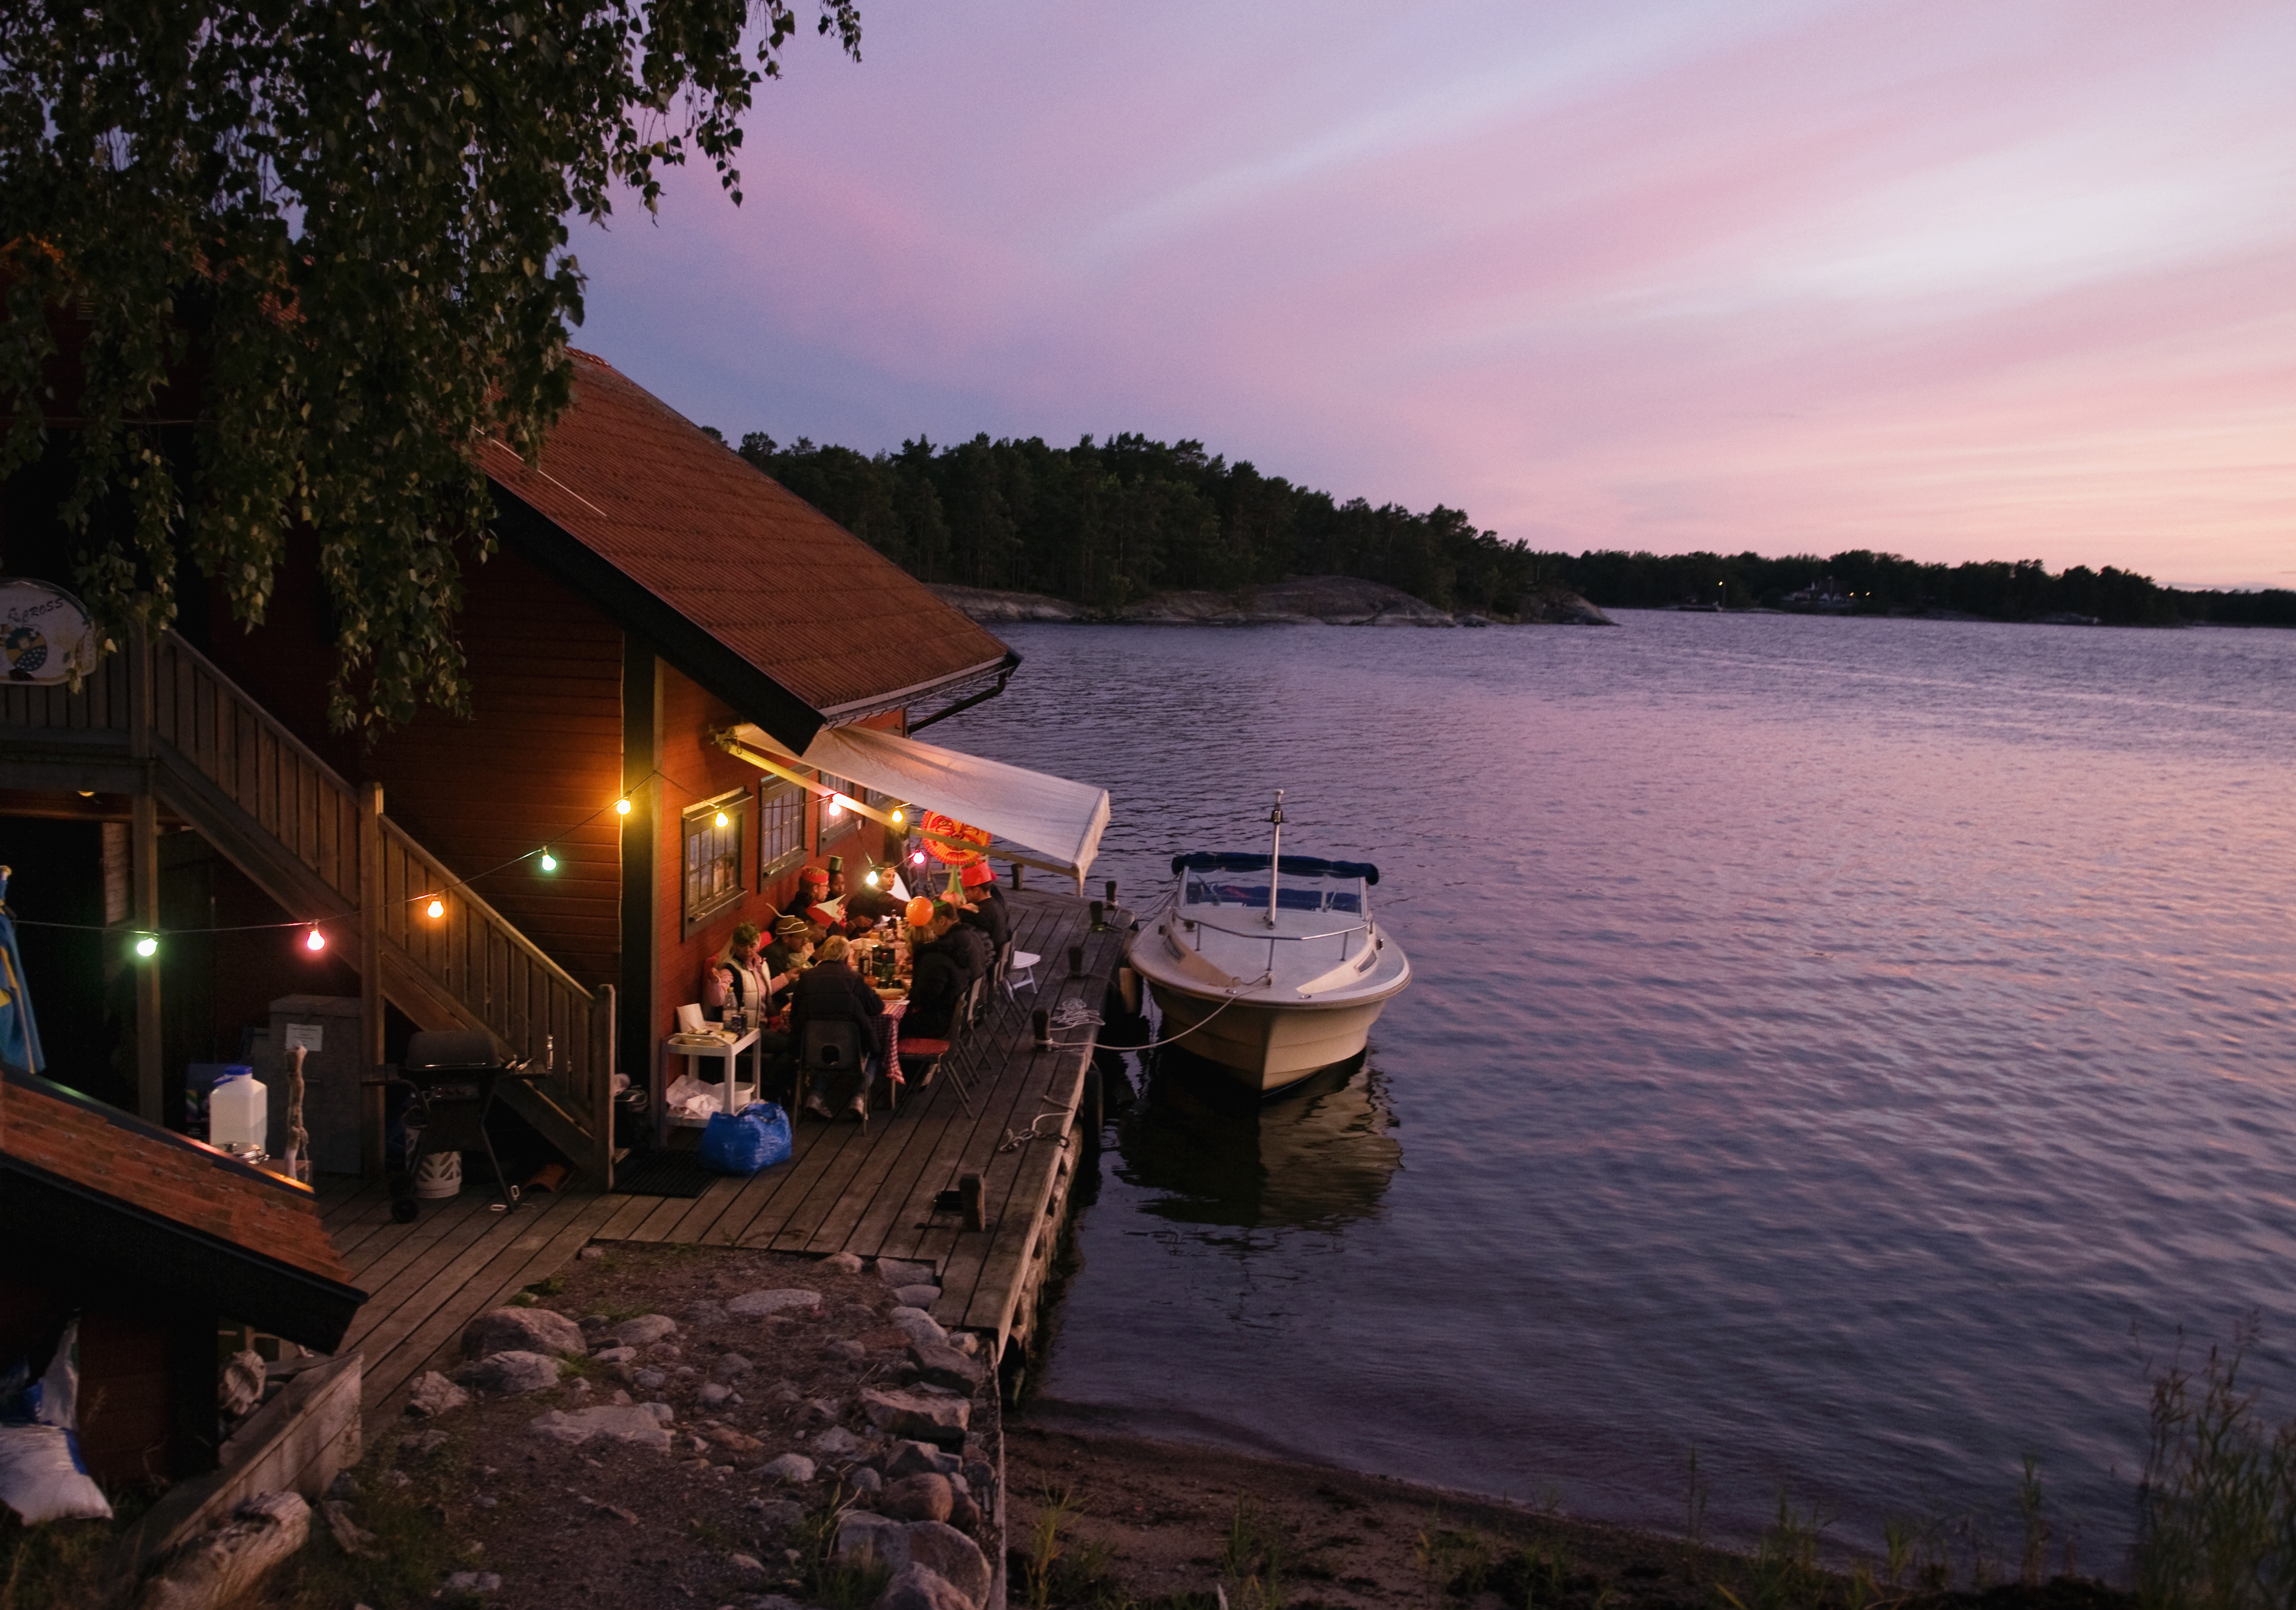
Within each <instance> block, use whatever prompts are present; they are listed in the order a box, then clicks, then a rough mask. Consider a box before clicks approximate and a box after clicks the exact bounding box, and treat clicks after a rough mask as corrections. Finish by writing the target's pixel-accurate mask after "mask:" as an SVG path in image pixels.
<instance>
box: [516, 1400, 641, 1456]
mask: <svg viewBox="0 0 2296 1610" xmlns="http://www.w3.org/2000/svg"><path fill="white" fill-rule="evenodd" d="M655 1407H656V1406H655V1405H653V1404H651V1403H629V1404H616V1403H601V1404H599V1405H598V1406H597V1407H596V1408H594V1409H575V1410H574V1411H573V1412H572V1413H570V1414H569V1413H567V1412H565V1411H564V1410H562V1409H549V1410H546V1411H545V1412H544V1413H542V1414H541V1415H538V1416H537V1417H535V1418H534V1419H533V1420H532V1421H531V1422H529V1426H528V1429H529V1430H530V1431H532V1432H533V1433H535V1434H536V1435H537V1436H541V1437H548V1438H549V1439H550V1440H551V1441H553V1442H563V1443H565V1444H567V1445H568V1446H569V1447H579V1446H580V1445H581V1444H583V1443H585V1442H619V1443H622V1444H624V1445H626V1446H628V1447H631V1448H652V1449H658V1450H660V1451H662V1452H664V1453H667V1452H668V1451H669V1433H668V1430H667V1429H665V1428H664V1425H663V1422H662V1420H661V1419H660V1418H659V1417H656V1416H655V1414H654V1412H653V1410H654V1409H655ZM662 1407H665V1408H666V1407H668V1406H667V1405H663V1406H662Z"/></svg>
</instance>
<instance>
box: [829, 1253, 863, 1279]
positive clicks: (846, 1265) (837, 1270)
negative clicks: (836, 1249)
mask: <svg viewBox="0 0 2296 1610" xmlns="http://www.w3.org/2000/svg"><path fill="white" fill-rule="evenodd" d="M821 1267H822V1268H823V1269H825V1270H827V1271H828V1272H829V1273H830V1274H832V1275H857V1274H859V1273H860V1272H861V1255H860V1254H859V1253H830V1254H829V1256H828V1257H826V1258H824V1259H823V1260H822V1261H821Z"/></svg>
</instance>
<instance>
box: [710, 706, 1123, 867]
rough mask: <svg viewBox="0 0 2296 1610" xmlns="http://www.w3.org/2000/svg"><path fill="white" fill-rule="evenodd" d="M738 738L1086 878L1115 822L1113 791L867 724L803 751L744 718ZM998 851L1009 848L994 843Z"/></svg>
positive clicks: (824, 734) (826, 732)
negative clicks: (1110, 820)
mask: <svg viewBox="0 0 2296 1610" xmlns="http://www.w3.org/2000/svg"><path fill="white" fill-rule="evenodd" d="M732 736H733V737H734V740H735V742H737V743H741V744H742V745H744V746H745V747H748V748H750V749H754V750H756V751H758V752H759V753H761V754H765V755H768V756H772V757H773V758H775V759H776V760H782V759H784V758H785V759H786V760H787V761H788V762H789V763H790V764H791V765H794V766H797V767H800V768H804V769H806V770H808V771H823V772H827V773H828V774H829V775H830V776H833V777H842V778H844V779H845V780H846V781H848V782H851V783H858V784H861V786H863V787H864V788H873V789H875V790H876V791H877V792H878V793H882V794H890V796H892V797H893V798H894V799H896V800H899V801H903V802H904V803H906V804H910V805H915V806H920V807H922V808H923V809H927V810H938V811H941V812H944V813H945V814H947V815H949V816H953V817H955V818H956V819H957V820H958V821H960V822H968V823H970V824H972V826H975V827H986V828H987V829H988V831H989V832H990V833H992V834H995V835H996V839H997V841H998V842H999V844H1000V845H1004V844H1010V845H1016V846H1018V847H1019V848H1020V849H1021V850H1030V851H1034V852H1035V853H1034V854H1033V855H1030V856H1026V857H1022V859H1026V860H1028V861H1029V862H1030V863H1031V864H1033V865H1037V866H1041V867H1046V868H1047V869H1049V870H1051V871H1054V872H1063V873H1067V874H1068V875H1070V876H1072V877H1074V878H1075V879H1076V880H1077V882H1078V885H1079V886H1081V885H1082V883H1083V882H1084V877H1085V875H1086V874H1087V872H1089V871H1091V869H1092V859H1093V857H1094V856H1095V855H1096V854H1097V853H1098V852H1099V850H1100V835H1101V834H1102V832H1103V830H1104V829H1105V828H1106V827H1107V826H1108V791H1107V790H1106V789H1104V788H1095V787H1092V786H1091V785H1090V784H1084V783H1071V782H1070V781H1069V780H1068V779H1067V778H1065V777H1053V776H1046V775H1045V774H1044V773H1043V772H1040V771H1029V770H1028V769H1026V768H1023V767H1019V766H1007V765H1006V764H1005V762H1004V761H1002V760H983V759H982V758H981V757H980V756H979V755H968V754H961V753H959V752H957V751H955V750H953V749H942V748H940V747H939V746H938V745H936V744H931V743H918V742H917V740H915V739H914V738H904V737H901V736H898V735H896V734H893V733H889V732H876V731H873V730H872V729H870V728H868V727H823V728H822V729H821V731H820V732H819V733H817V734H816V735H815V736H814V740H813V742H812V743H808V745H806V750H805V752H804V753H803V754H801V755H792V754H791V752H790V751H789V749H788V748H787V747H786V746H785V745H783V744H781V743H775V741H774V740H773V739H772V738H771V737H769V736H767V734H766V732H765V729H764V728H762V727H758V726H755V725H754V724H752V723H750V722H746V721H745V722H743V723H742V725H741V726H739V727H735V728H734V732H733V734H732ZM990 853H991V854H992V855H1004V854H1006V853H1007V852H1006V851H1005V850H1002V849H992V850H991V851H990Z"/></svg>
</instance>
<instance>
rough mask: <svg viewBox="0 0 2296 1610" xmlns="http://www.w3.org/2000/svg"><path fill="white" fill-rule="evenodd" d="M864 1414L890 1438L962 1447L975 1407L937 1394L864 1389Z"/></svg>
mask: <svg viewBox="0 0 2296 1610" xmlns="http://www.w3.org/2000/svg"><path fill="white" fill-rule="evenodd" d="M861 1412H862V1413H864V1414H865V1415H867V1416H868V1417H869V1423H870V1424H871V1425H874V1426H876V1427H877V1428H878V1429H879V1430H880V1431H882V1432H885V1433H888V1434H889V1435H891V1436H897V1437H914V1438H915V1439H917V1440H918V1441H919V1442H937V1443H939V1445H940V1446H942V1447H944V1448H961V1447H963V1446H964V1430H965V1426H966V1425H968V1424H969V1423H970V1422H971V1420H972V1404H971V1403H969V1402H967V1401H965V1400H964V1399H963V1398H957V1397H943V1396H941V1395H940V1394H939V1393H937V1392H879V1391H877V1390H875V1389H874V1388H873V1387H864V1388H863V1389H862V1391H861Z"/></svg>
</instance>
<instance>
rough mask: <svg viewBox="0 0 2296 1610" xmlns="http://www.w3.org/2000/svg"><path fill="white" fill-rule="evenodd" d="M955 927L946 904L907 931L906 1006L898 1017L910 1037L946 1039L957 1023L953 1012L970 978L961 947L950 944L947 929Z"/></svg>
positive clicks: (903, 1029) (954, 920)
mask: <svg viewBox="0 0 2296 1610" xmlns="http://www.w3.org/2000/svg"><path fill="white" fill-rule="evenodd" d="M955 926H956V919H955V916H954V914H952V913H950V912H949V911H948V908H947V905H946V903H945V902H944V903H942V904H941V905H939V907H937V908H936V909H935V911H934V913H933V919H932V921H931V922H930V923H928V924H925V925H924V926H923V927H922V928H913V929H911V930H910V931H909V932H910V933H911V934H912V935H913V936H914V938H913V940H912V941H911V944H910V949H909V956H910V959H911V962H912V965H913V971H912V972H911V974H910V978H909V1009H908V1011H907V1012H906V1014H903V1016H902V1018H901V1031H902V1032H903V1033H904V1034H906V1035H907V1036H908V1037H910V1038H911V1039H947V1038H948V1037H949V1031H950V1030H951V1029H953V1028H955V1026H956V1011H957V1008H958V1006H961V1005H963V1004H964V991H965V988H966V986H967V985H969V984H970V983H971V982H972V979H971V978H970V976H968V975H967V973H966V972H965V960H966V958H965V955H964V948H963V947H962V946H960V945H955V944H952V943H951V942H950V941H949V931H950V930H951V929H952V928H954V927H955Z"/></svg>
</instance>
